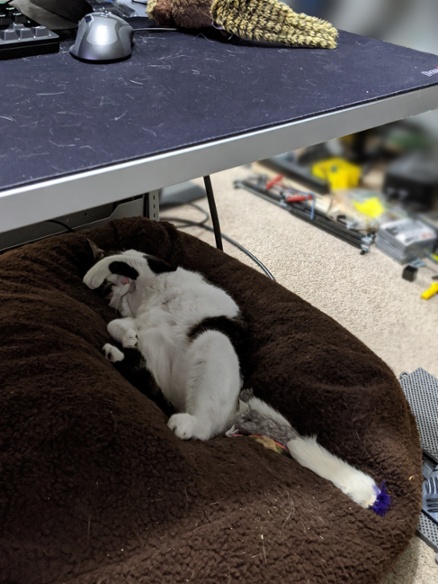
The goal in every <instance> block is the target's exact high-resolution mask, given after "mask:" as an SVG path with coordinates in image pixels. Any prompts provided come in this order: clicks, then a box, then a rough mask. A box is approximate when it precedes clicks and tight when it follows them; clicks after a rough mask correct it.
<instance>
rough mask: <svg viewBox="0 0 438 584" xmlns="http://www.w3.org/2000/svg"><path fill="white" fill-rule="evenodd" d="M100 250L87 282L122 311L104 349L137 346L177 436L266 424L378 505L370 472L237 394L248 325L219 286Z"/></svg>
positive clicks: (299, 456)
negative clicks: (107, 291)
mask: <svg viewBox="0 0 438 584" xmlns="http://www.w3.org/2000/svg"><path fill="white" fill-rule="evenodd" d="M97 257H101V259H99V261H97V263H96V264H95V265H94V266H93V267H92V268H91V269H90V270H89V271H88V272H87V273H86V274H85V276H84V283H85V284H86V285H87V286H88V287H89V288H91V289H97V288H99V287H101V286H102V285H103V284H104V283H105V282H108V283H110V284H111V285H112V290H111V295H110V306H112V307H113V308H114V309H116V310H117V311H118V313H119V314H120V318H116V319H114V320H112V321H111V322H110V323H109V324H108V332H109V334H110V336H111V337H112V338H113V339H114V340H115V341H116V342H118V343H120V345H121V349H119V348H118V347H116V346H115V345H113V344H112V343H106V344H105V345H104V347H103V351H104V354H105V356H106V358H107V359H109V360H110V361H112V362H113V363H119V364H120V363H121V362H123V361H124V359H125V352H126V351H131V350H132V349H136V350H137V351H139V353H140V354H141V356H142V364H144V366H145V367H146V368H147V369H148V370H149V372H150V373H151V374H152V377H153V379H154V380H155V382H156V384H157V386H158V387H159V388H160V390H161V392H162V394H163V395H164V397H165V400H166V401H167V402H168V403H169V404H171V406H172V407H173V408H174V409H175V411H176V413H173V414H172V415H171V416H170V418H169V420H168V426H169V428H170V429H171V430H172V431H173V432H174V433H175V434H176V436H177V437H178V438H180V439H183V440H189V439H198V440H209V439H210V438H213V437H214V436H217V435H220V434H225V433H227V431H228V432H229V429H230V428H233V427H236V425H237V427H238V428H239V430H240V431H243V432H245V433H263V434H265V435H268V436H270V437H271V438H274V439H277V440H278V441H280V442H282V443H283V444H284V445H285V446H286V447H287V448H288V450H289V452H290V454H291V456H292V457H293V458H294V459H295V460H296V461H298V462H299V463H300V464H301V465H303V466H304V467H306V468H309V469H310V470H312V471H313V472H315V473H316V474H317V475H319V476H320V477H322V478H324V479H326V480H329V481H331V482H332V483H333V484H334V485H335V486H336V487H338V488H339V489H340V490H341V491H342V492H344V493H345V494H346V495H347V496H349V497H350V498H351V499H352V500H353V501H355V502H356V503H357V504H359V505H361V506H362V507H365V508H368V507H371V508H374V510H376V508H377V507H376V506H378V505H379V504H380V502H381V498H382V497H383V494H382V490H381V489H379V488H378V487H377V485H376V483H375V482H374V480H373V479H372V478H371V477H370V476H368V475H366V474H365V473H364V472H362V471H360V470H358V469H356V468H354V467H353V466H351V465H350V464H348V463H347V462H345V461H344V460H342V459H340V458H338V457H337V456H335V455H333V454H331V453H330V452H329V451H328V450H327V449H325V448H324V447H322V446H321V445H320V444H319V443H318V442H317V440H316V438H315V437H302V436H300V435H299V434H298V432H296V430H295V429H294V428H293V427H292V426H291V424H290V423H289V422H288V420H287V419H286V418H285V417H284V416H283V415H282V414H280V413H279V412H278V411H276V410H274V409H273V408H272V407H271V406H270V405H269V404H267V403H266V402H264V401H262V400H260V399H259V398H257V397H254V396H253V395H252V394H251V395H249V397H248V395H247V398H246V399H239V396H240V397H242V396H244V395H245V394H244V393H242V394H241V390H242V387H243V376H242V368H241V359H240V358H239V355H238V353H239V351H238V350H236V349H237V348H238V346H239V343H238V342H236V339H237V338H238V337H239V333H240V334H243V335H245V334H246V328H245V325H244V323H243V319H242V315H241V311H240V309H239V307H238V305H237V304H236V302H235V301H234V299H233V298H232V297H231V296H230V295H229V294H228V293H227V292H225V290H223V289H221V288H219V287H217V286H215V285H213V284H211V283H209V282H208V281H207V280H206V279H205V278H204V277H203V276H202V275H201V274H199V273H197V272H192V271H189V270H186V269H184V268H182V267H175V266H171V265H170V264H168V263H167V262H165V261H164V260H161V259H159V258H156V257H154V256H151V255H149V254H145V253H142V252H139V251H137V250H128V251H124V252H122V253H118V254H115V255H110V256H106V257H102V256H101V255H98V256H97ZM233 338H234V343H233V342H232V339H233ZM241 345H242V343H241V344H240V346H241ZM385 510H386V509H385ZM376 512H377V511H376Z"/></svg>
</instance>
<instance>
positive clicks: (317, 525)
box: [0, 219, 421, 584]
mask: <svg viewBox="0 0 438 584" xmlns="http://www.w3.org/2000/svg"><path fill="white" fill-rule="evenodd" d="M87 235H88V236H89V237H91V238H92V239H93V240H94V241H95V242H96V243H97V244H98V245H99V246H100V247H102V248H104V249H108V250H117V249H118V250H122V249H129V248H136V249H139V250H142V251H145V252H148V253H152V254H155V255H157V256H160V257H162V258H165V259H166V260H168V261H170V262H173V263H179V264H180V265H182V266H183V267H185V268H188V269H192V270H196V271H200V272H202V273H203V274H204V275H205V276H206V277H207V278H208V279H209V280H210V281H211V282H213V283H214V284H218V285H221V286H223V287H224V288H225V289H226V290H227V291H228V292H230V293H231V294H232V295H233V297H234V298H235V300H236V301H237V302H238V304H239V305H240V306H241V307H242V310H243V313H244V315H245V317H246V318H247V320H248V323H249V336H248V352H247V353H248V363H247V365H248V381H249V385H251V386H252V387H253V389H254V392H255V394H256V395H258V396H260V397H261V398H265V399H266V398H267V399H268V400H269V401H270V403H271V404H272V405H273V406H274V407H276V408H277V409H279V410H280V411H281V412H282V413H283V414H284V415H285V416H286V417H287V418H288V419H289V420H290V421H291V422H292V424H293V425H294V426H295V427H296V428H297V430H298V431H299V432H301V433H302V434H317V435H318V438H319V441H320V442H321V443H322V444H323V445H324V446H326V447H327V448H329V449H330V450H331V451H332V452H334V453H335V454H338V455H340V456H341V457H343V458H345V459H346V460H347V461H349V462H350V463H352V464H354V465H356V466H358V467H359V468H361V469H362V470H364V471H365V472H367V473H369V474H371V475H372V476H373V477H374V478H375V479H376V481H377V483H379V484H380V482H381V481H382V480H386V481H387V486H388V489H389V491H390V494H391V497H392V506H391V508H390V510H389V512H388V513H387V514H386V515H385V516H384V517H379V516H378V515H376V514H374V513H373V512H372V511H370V510H367V509H364V508H361V507H359V506H358V505H356V504H355V503H353V502H352V501H351V500H350V499H349V498H348V497H346V496H345V495H344V494H343V493H341V491H339V490H338V489H336V488H335V487H334V486H333V485H332V484H331V483H328V482H326V481H324V480H323V479H320V478H319V477H317V476H315V475H314V474H313V473H312V472H311V471H309V470H307V469H305V468H303V467H301V466H300V465H299V464H298V463H296V462H295V461H294V460H292V459H290V458H287V457H284V456H279V455H278V454H276V453H274V452H272V451H270V450H267V449H265V448H263V446H261V445H260V444H258V443H256V442H255V441H253V440H250V439H248V438H239V439H236V438H227V437H217V438H215V439H213V440H211V441H210V442H206V443H201V442H183V441H181V440H179V439H178V438H176V437H175V436H174V434H173V433H172V432H171V431H170V430H169V429H168V428H167V426H166V420H167V418H166V415H165V414H164V413H163V411H162V410H161V409H160V408H159V407H158V406H157V405H156V403H155V402H154V401H152V400H151V399H149V397H147V396H146V395H144V394H143V393H141V392H140V391H138V389H136V388H135V387H134V386H133V385H131V384H130V383H129V382H128V381H127V380H126V379H125V378H124V377H122V376H121V375H120V374H119V373H118V372H117V371H116V370H115V369H114V368H113V366H112V365H111V364H110V363H109V362H108V361H106V360H105V359H104V357H103V355H102V353H101V347H102V345H103V344H104V343H105V342H107V341H108V340H109V338H108V334H107V332H106V324H107V322H108V321H109V320H111V319H112V318H113V317H114V311H113V310H112V309H110V308H109V307H108V306H107V302H106V300H105V299H104V298H103V297H102V296H101V295H99V294H98V293H97V292H96V291H91V290H89V289H88V288H87V287H86V286H85V285H84V284H83V283H82V278H83V276H84V274H85V272H86V271H87V270H88V269H89V268H90V267H91V265H92V263H93V257H92V253H91V251H90V247H89V245H88V242H87V239H86V236H85V234H84V233H69V234H66V235H62V236H56V237H53V238H51V239H48V240H46V241H41V242H37V243H34V244H29V245H26V246H24V247H22V248H20V249H16V250H13V251H9V252H6V253H4V254H3V255H2V256H1V257H0V295H1V302H0V311H1V317H0V327H1V334H0V457H1V458H0V464H1V474H0V518H1V519H0V522H1V531H0V582H1V583H2V584H6V583H7V584H49V583H50V584H61V583H65V584H97V583H101V584H119V583H123V584H133V583H136V584H139V583H141V584H143V583H151V584H156V583H157V584H158V583H166V584H167V583H169V584H176V583H186V582H191V583H199V584H201V583H202V584H210V583H211V584H213V583H214V584H216V583H222V582H223V583H228V582H245V583H248V584H259V583H260V584H266V583H267V582H288V583H292V584H295V583H299V584H301V583H302V584H304V583H311V584H315V583H318V584H319V583H321V584H331V583H332V584H339V583H340V582H343V583H352V584H372V583H373V582H378V581H379V579H380V578H381V577H382V576H383V575H384V574H385V573H386V572H387V571H388V570H389V569H390V567H391V565H392V563H393V561H394V560H395V559H396V558H397V556H398V555H399V554H400V552H401V551H402V550H403V549H404V548H405V547H406V545H407V543H408V541H409V539H410V538H411V537H412V536H413V534H414V532H415V528H416V525H417V521H418V515H419V511H420V492H421V478H420V477H421V468H420V464H421V452H420V446H419V440H418V436H417V431H416V427H415V423H414V420H413V417H412V415H411V413H410V411H409V409H408V406H407V402H406V400H405V398H404V396H403V394H402V391H401V389H400V387H399V384H398V381H397V380H396V378H395V377H394V375H393V374H392V373H391V371H390V370H389V369H388V368H387V366H386V365H385V364H384V363H382V361H381V360H380V359H379V358H378V357H377V356H376V355H374V354H373V353H372V352H371V351H370V350H369V349H368V348H367V347H365V346H364V345H363V344H362V343H361V342H360V341H358V340H357V339H356V338H354V337H353V336H352V335H351V334H350V333H349V332H347V331H346V330H344V329H343V328H342V327H341V326H340V325H339V324H337V323H336V322H335V321H334V320H332V319H331V318H329V317H327V316H325V315H324V314H322V313H321V312H320V311H318V310H317V309H315V308H314V307H312V306H310V305H309V304H308V303H306V302H305V301H304V300H302V299H300V298H298V297H297V296H295V295H294V294H292V293H291V292H289V291H288V290H286V289H285V288H283V287H282V286H280V285H279V284H277V283H275V282H272V281H271V280H269V279H268V278H267V277H266V276H264V275H263V274H260V273H258V272H256V271H255V270H253V269H251V268H249V267H246V266H244V265H242V264H241V263H240V262H238V261H236V260H234V259H232V258H230V257H229V256H227V255H226V254H224V253H222V252H220V251H218V250H216V249H214V248H212V247H211V246H209V245H207V244H205V243H203V242H201V241H199V240H197V239H195V238H193V237H191V236H189V235H186V234H182V233H178V232H176V230H175V229H174V228H173V227H172V226H171V225H169V224H167V223H154V222H151V221H148V220H146V219H125V220H120V221H116V222H114V223H112V224H109V225H108V226H106V227H104V228H100V229H95V230H92V231H90V232H88V234H87Z"/></svg>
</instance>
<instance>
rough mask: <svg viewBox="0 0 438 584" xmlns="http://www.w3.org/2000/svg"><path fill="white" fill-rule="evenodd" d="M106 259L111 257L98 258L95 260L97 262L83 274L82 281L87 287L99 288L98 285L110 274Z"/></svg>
mask: <svg viewBox="0 0 438 584" xmlns="http://www.w3.org/2000/svg"><path fill="white" fill-rule="evenodd" d="M108 259H111V258H104V259H103V260H100V261H99V262H97V264H94V266H93V267H92V268H90V269H89V270H88V272H87V273H86V274H85V276H84V279H83V282H84V284H85V285H86V286H88V288H91V290H95V289H96V288H99V286H101V285H102V284H103V283H104V281H105V279H106V278H107V277H108V276H110V275H111V272H110V270H109V267H108V266H109V262H108Z"/></svg>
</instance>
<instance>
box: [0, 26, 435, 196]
mask: <svg viewBox="0 0 438 584" xmlns="http://www.w3.org/2000/svg"><path fill="white" fill-rule="evenodd" d="M437 66H438V57H437V56H434V55H430V54H426V53H421V52H418V51H413V50H410V49H407V48H402V47H399V46H395V45H391V44H387V43H383V42H380V41H377V40H372V39H367V38H363V37H359V36H356V35H353V34H348V33H341V36H340V43H339V48H338V49H336V50H334V51H324V50H309V49H288V48H274V47H255V46H250V45H246V44H244V43H241V42H233V41H227V40H222V41H221V40H217V39H216V38H213V37H211V38H207V37H205V36H204V35H203V34H198V35H191V34H185V33H182V32H158V33H157V32H149V33H137V34H136V45H135V47H134V51H133V55H132V57H131V58H130V59H128V60H127V61H124V62H119V63H112V64H106V65H103V64H87V63H82V62H79V61H77V60H75V59H73V58H72V57H71V56H70V54H69V52H68V45H66V46H63V47H62V51H61V53H60V54H55V55H44V56H38V57H30V58H26V59H20V60H10V61H3V62H2V63H1V66H0V88H1V89H0V91H1V111H0V144H1V148H0V191H1V190H5V189H8V188H12V187H18V186H20V185H25V184H29V183H35V182H39V181H42V180H45V179H50V178H56V177H60V176H65V175H69V174H73V173H77V172H82V171H86V170H90V169H93V168H99V167H105V166H108V165H111V164H115V163H120V162H124V161H127V160H135V159H139V158H144V157H148V156H151V155H154V154H159V153H162V152H167V151H171V150H175V149H180V148H184V147H188V146H191V145H196V144H202V143H206V142H210V141H214V140H217V139H221V138H225V137H228V136H235V135H238V134H242V133H245V132H249V131H254V130H257V129H261V128H265V127H272V126H276V125H278V124H283V123H287V122H290V121H294V120H299V119H303V118H308V117H312V116H315V115H317V114H322V113H325V112H330V111H333V110H339V109H342V108H345V107H351V106H353V105H355V104H363V103H366V102H369V101H374V100H378V99H380V98H384V97H388V96H392V95H396V94H400V93H405V92H410V91H413V90H417V89H421V88H425V87H427V86H430V85H436V84H438V74H436V75H435V72H436V73H438V70H437V69H436V68H437ZM426 73H427V74H426ZM437 107H438V100H437ZM339 134H340V135H341V134H342V128H340V132H339Z"/></svg>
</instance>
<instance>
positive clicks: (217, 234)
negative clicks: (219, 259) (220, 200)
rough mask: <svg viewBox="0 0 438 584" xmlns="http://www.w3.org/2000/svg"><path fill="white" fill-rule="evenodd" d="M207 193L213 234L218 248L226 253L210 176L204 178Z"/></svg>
mask: <svg viewBox="0 0 438 584" xmlns="http://www.w3.org/2000/svg"><path fill="white" fill-rule="evenodd" d="M204 185H205V192H206V193H207V200H208V206H209V207H210V215H211V222H212V223H213V233H214V238H215V240H216V247H217V248H218V249H220V250H221V251H224V246H223V244H222V238H221V226H220V224H219V216H218V214H217V209H216V202H215V200H214V193H213V187H212V184H211V179H210V176H209V175H207V176H204Z"/></svg>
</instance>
